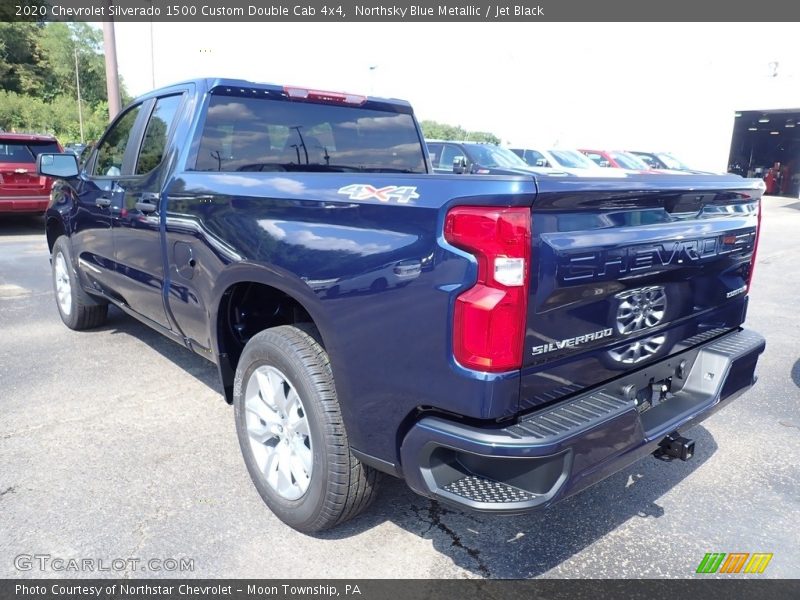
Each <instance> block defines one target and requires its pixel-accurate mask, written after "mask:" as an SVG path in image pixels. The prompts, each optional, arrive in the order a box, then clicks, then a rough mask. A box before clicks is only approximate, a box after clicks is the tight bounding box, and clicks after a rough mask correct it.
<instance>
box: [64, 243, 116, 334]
mask: <svg viewBox="0 0 800 600" xmlns="http://www.w3.org/2000/svg"><path fill="white" fill-rule="evenodd" d="M51 263H52V272H53V291H54V292H55V295H56V306H57V307H58V314H59V315H61V320H62V321H63V322H64V325H66V326H67V327H69V328H70V329H74V330H76V331H80V330H83V329H92V328H94V327H99V326H100V325H102V324H103V323H104V322H105V320H106V316H108V303H106V302H103V301H101V300H96V299H95V298H93V297H92V296H90V295H89V294H87V293H86V292H85V291H84V289H83V288H82V287H81V283H80V278H79V277H78V272H77V271H76V270H75V266H74V263H73V262H72V253H71V251H70V247H69V238H67V237H66V236H63V235H62V236H61V237H59V238H58V239H57V240H56V242H55V244H53V254H52V257H51Z"/></svg>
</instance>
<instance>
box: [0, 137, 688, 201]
mask: <svg viewBox="0 0 800 600" xmlns="http://www.w3.org/2000/svg"><path fill="white" fill-rule="evenodd" d="M427 146H428V153H429V156H430V159H431V165H432V166H433V170H434V172H435V173H457V174H474V175H519V174H529V173H531V172H534V173H539V174H549V175H560V176H565V177H567V176H576V177H625V176H626V174H627V173H628V172H636V173H656V172H657V173H673V174H681V173H691V172H695V171H692V170H691V169H690V168H689V167H687V166H686V165H684V164H683V163H682V162H680V161H679V160H678V159H676V158H675V157H674V156H672V155H670V154H668V153H665V152H623V151H607V150H589V149H580V150H578V149H569V148H529V147H528V148H505V147H502V146H498V145H495V144H488V143H483V142H469V141H450V140H428V141H427ZM90 148H91V145H87V144H84V143H72V144H67V145H66V146H65V147H64V150H65V151H67V152H71V153H72V154H74V155H75V156H77V157H78V159H79V162H81V163H82V162H83V158H84V157H85V155H86V154H88V150H89V149H90ZM57 151H58V152H60V151H61V146H60V144H59V143H58V141H57V140H56V139H55V138H54V137H52V136H46V135H33V134H12V133H0V213H3V212H22V213H43V212H44V211H45V209H46V208H47V204H48V200H49V197H50V181H49V180H48V178H46V177H39V176H38V175H36V174H35V171H36V157H37V156H38V154H39V153H40V152H57Z"/></svg>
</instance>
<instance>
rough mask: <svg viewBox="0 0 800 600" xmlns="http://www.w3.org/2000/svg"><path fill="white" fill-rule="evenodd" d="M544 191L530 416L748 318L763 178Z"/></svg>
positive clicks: (527, 384)
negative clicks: (582, 390)
mask: <svg viewBox="0 0 800 600" xmlns="http://www.w3.org/2000/svg"><path fill="white" fill-rule="evenodd" d="M687 178H688V176H687ZM539 192H540V193H539V195H538V197H537V200H536V202H535V204H534V207H533V212H532V219H533V225H532V231H533V236H532V240H533V241H532V244H533V248H532V264H533V269H534V271H533V273H532V276H531V289H530V297H529V304H528V327H527V336H526V342H525V357H526V358H525V363H524V364H525V366H524V368H523V378H522V394H521V409H522V410H526V409H530V408H533V407H536V406H541V405H543V404H547V403H550V402H553V401H555V400H557V399H558V398H561V397H563V396H565V395H568V394H570V393H573V392H575V391H577V390H580V389H585V388H587V387H591V386H594V385H598V384H599V383H601V382H604V381H607V380H611V379H613V378H615V377H618V376H619V375H622V374H624V373H626V372H628V371H630V370H633V369H640V368H643V367H646V366H647V365H648V364H651V363H653V362H655V361H658V360H661V359H664V358H665V357H668V356H669V355H671V354H674V353H676V352H679V351H681V350H683V349H686V348H689V347H691V346H693V345H696V344H698V343H700V342H702V341H704V340H707V339H711V338H713V337H715V336H717V335H721V334H723V333H725V332H727V331H730V330H732V329H735V328H737V327H738V326H739V325H740V324H741V323H742V321H743V320H744V311H745V308H746V302H747V297H746V294H747V286H748V280H749V275H750V272H751V263H752V260H753V255H754V248H755V242H756V231H757V223H758V201H759V198H760V196H761V183H760V182H759V181H756V180H746V179H741V178H739V177H726V176H720V177H711V176H708V177H692V180H691V181H686V178H684V177H680V178H678V177H672V176H630V177H628V178H626V179H625V180H615V181H600V180H587V179H581V180H577V181H575V180H566V179H560V180H556V179H550V178H541V179H540V181H539Z"/></svg>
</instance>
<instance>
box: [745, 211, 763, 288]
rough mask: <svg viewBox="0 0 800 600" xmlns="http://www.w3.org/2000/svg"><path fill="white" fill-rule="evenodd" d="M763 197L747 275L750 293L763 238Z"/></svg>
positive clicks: (758, 212)
mask: <svg viewBox="0 0 800 600" xmlns="http://www.w3.org/2000/svg"><path fill="white" fill-rule="evenodd" d="M761 200H762V199H761V198H759V200H758V208H757V209H756V210H757V213H756V214H757V217H756V240H755V242H753V257H752V258H751V259H750V273H749V274H748V275H747V293H748V294H749V293H750V286H751V285H752V283H753V271H755V270H756V254H757V253H758V241H759V239H760V238H761Z"/></svg>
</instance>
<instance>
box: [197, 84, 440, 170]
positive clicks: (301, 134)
mask: <svg viewBox="0 0 800 600" xmlns="http://www.w3.org/2000/svg"><path fill="white" fill-rule="evenodd" d="M195 169H196V170H198V171H228V172H230V171H312V172H313V171H318V172H352V171H365V172H389V173H425V172H426V168H425V161H424V154H423V150H422V143H421V141H420V139H419V136H418V134H417V129H416V126H415V124H414V119H413V118H412V116H411V115H408V114H404V113H394V112H387V111H378V110H370V109H365V108H359V107H351V106H339V105H329V104H313V103H308V102H292V101H285V100H272V99H268V98H244V97H234V96H224V95H214V96H212V97H211V101H210V103H209V107H208V114H207V115H206V122H205V125H204V127H203V133H202V137H201V139H200V146H199V149H198V154H197V161H196V163H195Z"/></svg>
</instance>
